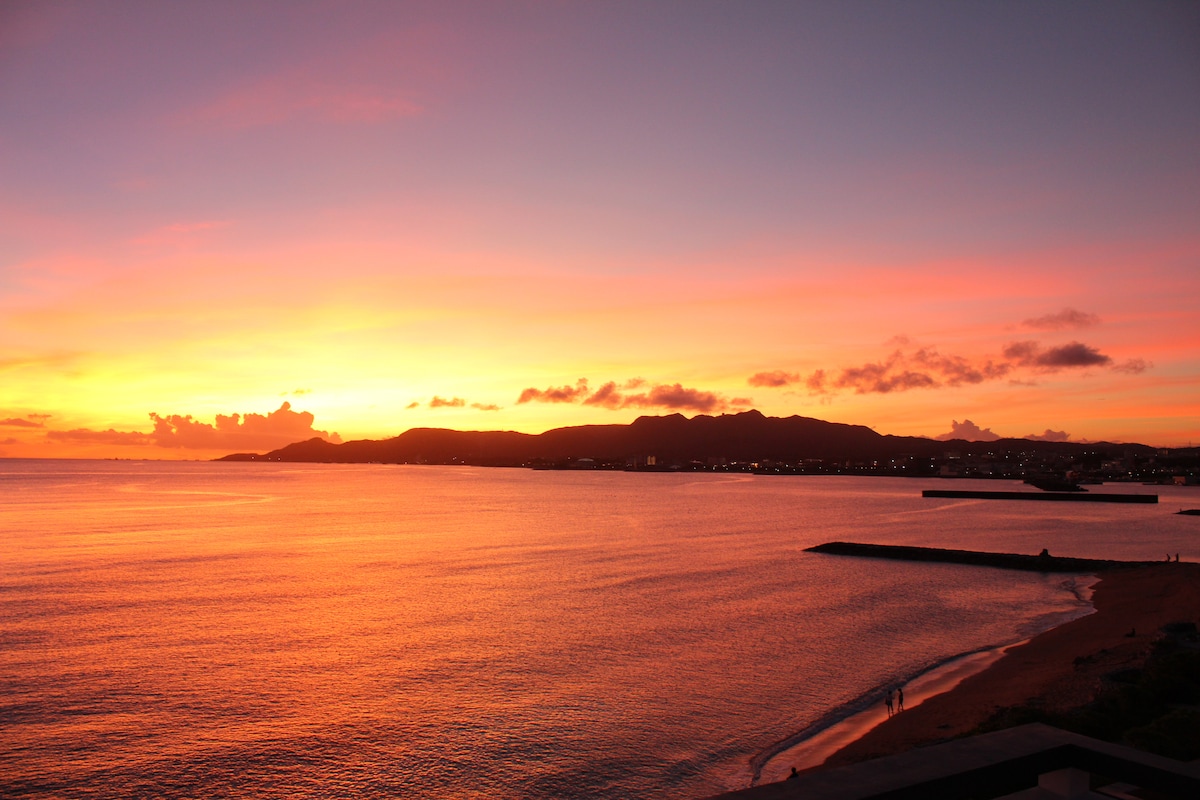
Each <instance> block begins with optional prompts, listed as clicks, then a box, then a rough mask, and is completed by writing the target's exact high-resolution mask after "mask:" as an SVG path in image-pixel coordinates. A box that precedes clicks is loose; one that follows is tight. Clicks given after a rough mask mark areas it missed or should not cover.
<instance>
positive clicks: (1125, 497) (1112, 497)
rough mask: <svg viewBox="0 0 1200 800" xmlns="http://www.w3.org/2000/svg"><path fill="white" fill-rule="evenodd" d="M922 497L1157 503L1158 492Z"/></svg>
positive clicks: (939, 492) (941, 493)
mask: <svg viewBox="0 0 1200 800" xmlns="http://www.w3.org/2000/svg"><path fill="white" fill-rule="evenodd" d="M921 496H922V497H951V498H970V499H973V500H1049V501H1052V502H1053V501H1060V502H1074V503H1157V502H1158V495H1156V494H1104V493H1102V492H989V491H984V490H967V491H959V490H956V489H926V490H925V491H923V492H921Z"/></svg>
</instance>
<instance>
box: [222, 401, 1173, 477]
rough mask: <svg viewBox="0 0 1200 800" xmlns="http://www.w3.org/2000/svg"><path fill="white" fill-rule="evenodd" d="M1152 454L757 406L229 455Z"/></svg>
mask: <svg viewBox="0 0 1200 800" xmlns="http://www.w3.org/2000/svg"><path fill="white" fill-rule="evenodd" d="M1130 448H1135V449H1137V450H1138V451H1139V452H1150V451H1152V448H1149V447H1146V446H1145V445H1112V444H1107V443H1101V444H1086V445H1085V444H1082V443H1077V442H1039V441H1032V440H1028V439H1002V440H999V441H995V442H966V441H962V440H954V441H950V442H945V441H937V440H933V439H924V438H920V437H912V436H885V435H881V434H879V433H876V432H875V431H873V430H871V429H870V428H867V427H865V426H862V425H847V424H844V423H839V422H826V421H824V420H819V419H812V418H810V417H800V416H792V417H767V416H764V415H763V414H762V413H760V412H758V411H745V412H742V413H740V414H721V415H719V416H707V415H698V416H695V417H692V418H691V419H688V418H687V417H685V416H683V415H682V414H670V415H667V416H659V417H649V416H647V417H639V418H638V419H636V420H634V421H633V422H632V423H630V424H628V425H580V426H574V427H568V428H555V429H553V430H549V431H546V432H545V433H541V434H529V433H517V432H515V431H458V430H451V429H447V428H413V429H412V430H409V431H406V432H405V433H402V434H400V435H399V436H396V437H394V438H391V439H379V440H373V439H363V440H358V441H351V442H344V443H342V444H331V443H330V442H327V441H325V440H324V439H320V438H315V439H309V440H308V441H305V442H296V443H294V444H289V445H287V446H286V447H283V448H280V449H278V450H273V451H271V452H269V453H265V454H254V453H237V454H234V455H229V456H225V457H224V458H223V459H220V460H222V461H296V462H319V463H351V464H356V463H371V462H378V463H425V464H475V465H480V466H523V465H525V466H528V465H536V464H547V465H549V464H558V463H562V462H566V461H570V460H575V459H582V458H590V459H594V460H595V461H597V462H620V461H638V462H640V463H644V462H645V460H646V458H647V457H654V459H655V460H656V461H657V463H658V464H660V465H665V464H684V463H689V462H694V461H700V462H706V461H712V460H714V459H720V460H725V461H729V462H747V461H756V462H763V461H775V462H781V463H798V462H800V461H803V460H806V459H818V460H822V461H829V460H847V461H856V462H858V461H872V460H886V459H893V458H898V457H903V456H912V457H917V458H935V457H936V458H940V457H943V456H944V455H945V453H946V452H947V451H948V450H955V451H958V452H960V453H961V454H962V455H964V456H971V455H979V454H985V453H1008V452H1012V453H1018V452H1019V453H1031V454H1032V453H1037V454H1042V455H1046V454H1052V453H1063V454H1072V453H1079V452H1082V451H1084V450H1087V451H1088V452H1103V451H1104V450H1105V449H1109V450H1112V451H1114V452H1115V453H1118V454H1119V453H1127V452H1129V450H1130Z"/></svg>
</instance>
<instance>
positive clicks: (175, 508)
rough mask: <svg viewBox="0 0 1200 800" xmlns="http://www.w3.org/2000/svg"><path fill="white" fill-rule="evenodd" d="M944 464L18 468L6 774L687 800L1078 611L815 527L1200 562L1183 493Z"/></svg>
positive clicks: (5, 559)
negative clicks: (783, 473)
mask: <svg viewBox="0 0 1200 800" xmlns="http://www.w3.org/2000/svg"><path fill="white" fill-rule="evenodd" d="M944 485H945V484H940V483H938V482H936V481H924V482H923V481H912V480H903V479H881V478H865V479H864V478H841V477H756V476H744V475H694V474H626V473H607V472H606V473H575V472H532V471H524V470H484V469H471V468H448V467H447V468H443V467H412V466H375V465H371V466H324V465H320V466H318V465H311V466H310V465H267V464H205V463H132V462H67V461H57V462H56V461H0V795H2V796H38V797H59V796H70V797H151V796H171V797H196V796H200V797H229V796H245V795H253V796H258V797H285V796H286V797H365V796H373V797H380V796H394V797H406V798H451V797H453V798H485V797H486V798H559V797H596V798H619V797H620V798H624V797H659V798H691V797H699V796H704V795H707V794H712V793H715V792H719V791H723V790H726V789H729V788H737V787H740V786H744V785H746V784H747V783H748V781H749V780H750V767H749V762H750V759H751V758H752V757H753V756H755V755H756V754H759V753H762V752H764V751H765V750H769V748H770V747H771V746H772V744H773V743H775V742H777V741H779V740H781V739H784V738H786V737H788V736H789V735H790V734H792V733H794V732H795V731H798V730H801V729H803V728H804V727H805V726H807V725H809V724H811V723H812V722H813V721H814V720H817V719H819V718H821V717H822V716H824V715H827V714H828V713H829V712H831V711H833V710H837V709H840V708H848V707H850V706H852V705H853V704H854V702H855V700H856V699H857V698H860V697H862V696H864V694H866V693H873V691H874V690H875V689H876V687H879V686H881V685H883V684H885V683H892V682H895V681H898V680H904V679H906V678H908V677H910V676H912V675H914V674H916V673H919V672H920V671H922V670H924V669H926V668H928V667H929V666H930V665H932V664H935V663H937V662H939V661H942V660H944V659H945V658H946V657H948V656H951V655H953V654H956V653H961V652H966V651H971V650H975V649H978V648H983V647H987V646H991V645H998V644H1003V643H1008V642H1012V641H1015V640H1019V639H1021V638H1024V637H1026V636H1028V635H1029V634H1031V633H1033V632H1035V631H1037V630H1041V629H1044V628H1045V627H1048V626H1049V625H1052V624H1054V623H1056V622H1058V621H1061V620H1063V619H1066V618H1069V617H1071V616H1076V615H1078V614H1080V613H1082V612H1083V610H1084V606H1083V604H1082V603H1081V601H1080V600H1079V599H1078V597H1077V596H1076V594H1075V592H1074V590H1075V589H1076V588H1077V582H1076V581H1074V580H1072V579H1071V578H1070V577H1064V576H1040V575H1036V574H1023V573H1010V572H1004V571H1000V570H989V569H982V568H968V567H958V566H950V565H922V564H902V563H890V562H876V561H860V560H855V559H846V558H838V557H833V556H820V555H815V554H810V553H805V552H803V549H804V548H805V547H807V546H809V545H812V544H816V543H820V542H823V541H830V540H839V539H840V540H859V541H873V542H881V543H898V544H918V545H943V546H954V547H968V548H976V549H1002V550H1012V551H1021V552H1030V553H1036V552H1038V551H1039V550H1041V548H1043V547H1047V548H1049V549H1050V551H1051V552H1052V553H1056V554H1064V555H1067V554H1070V555H1080V556H1093V557H1117V558H1148V559H1157V558H1162V557H1164V556H1165V554H1166V553H1168V552H1170V553H1172V554H1174V553H1175V552H1180V553H1181V557H1182V558H1184V559H1196V558H1200V549H1198V548H1197V546H1196V545H1195V544H1194V542H1196V541H1197V537H1196V535H1195V534H1196V525H1197V523H1196V520H1195V518H1188V517H1180V516H1175V515H1173V513H1172V512H1174V511H1176V510H1178V507H1181V506H1194V505H1197V499H1198V494H1197V493H1196V492H1195V491H1194V490H1188V489H1174V488H1169V489H1164V488H1155V489H1147V488H1145V487H1140V486H1136V487H1116V488H1113V487H1106V491H1157V492H1159V493H1160V495H1162V497H1163V500H1162V503H1161V504H1160V505H1145V506H1115V505H1100V504H1095V505H1093V504H1081V505H1077V504H1045V503H997V502H986V501H950V500H924V499H922V498H921V496H920V490H921V489H922V488H925V487H928V486H944ZM969 485H971V484H969V483H968V482H960V483H956V484H955V486H956V487H958V486H962V487H964V488H965V487H967V486H969ZM984 485H985V486H987V487H989V488H1001V487H1000V486H998V485H997V484H995V483H987V484H984Z"/></svg>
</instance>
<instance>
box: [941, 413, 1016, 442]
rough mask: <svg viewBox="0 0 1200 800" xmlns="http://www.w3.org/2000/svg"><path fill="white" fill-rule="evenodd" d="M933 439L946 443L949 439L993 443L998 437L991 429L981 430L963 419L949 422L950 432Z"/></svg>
mask: <svg viewBox="0 0 1200 800" xmlns="http://www.w3.org/2000/svg"><path fill="white" fill-rule="evenodd" d="M933 438H934V439H937V440H938V441H940V442H948V441H950V440H951V439H965V440H966V441H968V442H994V441H996V440H997V439H999V438H1000V435H999V434H997V433H994V432H993V431H992V429H991V428H981V427H979V426H978V425H976V424H975V423H974V422H972V421H971V420H969V419H964V420H963V421H962V422H959V421H958V420H951V422H950V432H949V433H943V434H942V435H940V436H935V437H933Z"/></svg>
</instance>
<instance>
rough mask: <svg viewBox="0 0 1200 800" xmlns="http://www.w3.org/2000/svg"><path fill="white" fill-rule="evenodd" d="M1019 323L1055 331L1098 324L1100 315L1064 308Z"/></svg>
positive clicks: (1028, 326)
mask: <svg viewBox="0 0 1200 800" xmlns="http://www.w3.org/2000/svg"><path fill="white" fill-rule="evenodd" d="M1021 324H1022V325H1024V326H1025V327H1026V328H1035V329H1037V330H1044V331H1057V330H1063V329H1065V328H1090V327H1091V326H1093V325H1099V324H1100V317H1098V316H1096V315H1095V314H1089V313H1087V312H1085V311H1079V310H1078V309H1074V308H1064V309H1063V310H1062V311H1059V312H1058V313H1055V314H1046V315H1045V316H1041V317H1034V318H1032V319H1027V320H1025V321H1024V322H1022V323H1021Z"/></svg>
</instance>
